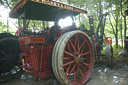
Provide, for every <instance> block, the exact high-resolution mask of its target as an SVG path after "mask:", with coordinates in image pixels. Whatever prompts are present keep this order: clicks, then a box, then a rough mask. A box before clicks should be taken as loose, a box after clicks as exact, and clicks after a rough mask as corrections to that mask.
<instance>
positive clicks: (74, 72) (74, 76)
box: [73, 70, 76, 81]
mask: <svg viewBox="0 0 128 85" xmlns="http://www.w3.org/2000/svg"><path fill="white" fill-rule="evenodd" d="M73 75H74V81H76V75H75V70H73Z"/></svg>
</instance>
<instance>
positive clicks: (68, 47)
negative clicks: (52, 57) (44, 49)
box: [68, 43, 71, 52]
mask: <svg viewBox="0 0 128 85" xmlns="http://www.w3.org/2000/svg"><path fill="white" fill-rule="evenodd" d="M68 50H69V52H71V49H70V46H69V43H68Z"/></svg>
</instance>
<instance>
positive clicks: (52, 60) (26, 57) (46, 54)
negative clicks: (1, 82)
mask: <svg viewBox="0 0 128 85" xmlns="http://www.w3.org/2000/svg"><path fill="white" fill-rule="evenodd" d="M79 13H84V14H86V13H87V11H86V10H83V9H80V8H76V7H73V6H70V5H66V4H62V3H59V2H55V1H51V0H19V2H18V3H17V4H16V5H15V7H14V8H13V9H12V10H11V12H10V17H11V18H18V19H19V27H21V23H23V27H22V28H23V29H22V31H21V33H19V45H20V49H21V50H22V51H23V53H21V54H20V60H21V61H22V66H23V67H22V68H23V70H25V71H26V72H28V73H29V74H31V75H33V76H34V77H35V78H37V79H44V78H47V77H49V76H51V74H52V73H54V75H55V76H56V78H57V80H58V81H59V82H60V83H61V84H62V85H83V84H85V83H86V82H87V81H88V79H89V77H90V75H91V73H92V70H93V64H94V51H93V45H92V42H91V40H90V39H89V37H88V35H87V34H86V31H81V30H78V29H77V27H76V26H75V22H74V19H75V18H74V16H76V15H78V14H79ZM67 16H71V17H72V20H73V21H72V25H71V26H66V27H64V28H63V29H62V28H61V27H59V26H58V21H59V19H61V18H62V19H64V18H66V17H67ZM20 20H23V22H21V23H20ZM28 20H43V21H54V23H55V25H54V26H52V27H50V28H49V30H46V29H44V30H43V31H40V32H37V33H35V32H31V31H30V30H29V29H28V22H27V21H28ZM65 23H67V22H65Z"/></svg>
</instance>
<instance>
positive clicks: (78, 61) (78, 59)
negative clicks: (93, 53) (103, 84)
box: [75, 54, 84, 64]
mask: <svg viewBox="0 0 128 85" xmlns="http://www.w3.org/2000/svg"><path fill="white" fill-rule="evenodd" d="M83 61H84V59H83V56H82V55H80V54H75V62H76V64H81V63H83Z"/></svg>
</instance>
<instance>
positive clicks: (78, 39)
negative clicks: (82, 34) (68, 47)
mask: <svg viewBox="0 0 128 85" xmlns="http://www.w3.org/2000/svg"><path fill="white" fill-rule="evenodd" d="M78 52H80V46H79V39H78Z"/></svg>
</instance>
